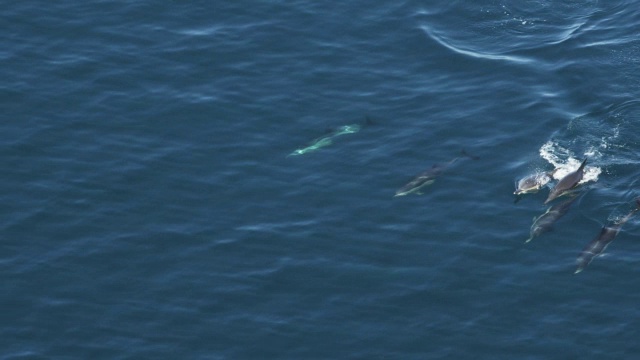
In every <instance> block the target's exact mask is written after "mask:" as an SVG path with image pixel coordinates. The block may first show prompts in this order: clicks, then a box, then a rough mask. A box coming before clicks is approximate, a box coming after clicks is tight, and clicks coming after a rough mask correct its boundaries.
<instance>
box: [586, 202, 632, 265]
mask: <svg viewBox="0 0 640 360" xmlns="http://www.w3.org/2000/svg"><path fill="white" fill-rule="evenodd" d="M638 210H640V198H638V199H636V208H635V209H633V210H631V212H629V213H628V214H627V215H626V216H625V217H623V218H622V219H620V220H619V221H616V222H614V223H613V224H610V225H607V226H604V227H602V229H601V230H600V233H599V234H598V236H596V237H595V238H594V239H593V240H591V241H590V242H589V243H588V244H587V246H585V248H584V249H583V250H582V252H581V253H580V255H579V256H578V259H577V260H576V262H577V264H578V267H577V268H576V271H575V272H574V274H577V273H579V272H581V271H582V270H584V269H585V268H586V267H587V265H589V263H591V261H592V260H593V259H594V258H595V257H596V256H598V255H600V254H602V252H603V251H604V250H605V249H606V248H607V246H608V245H609V244H611V242H612V241H613V239H615V238H616V236H617V235H618V233H619V232H620V229H622V225H624V224H625V223H626V222H627V221H629V219H631V217H632V216H633V215H634V214H635V213H636V212H638Z"/></svg>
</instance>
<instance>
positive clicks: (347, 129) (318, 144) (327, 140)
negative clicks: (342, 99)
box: [289, 124, 361, 156]
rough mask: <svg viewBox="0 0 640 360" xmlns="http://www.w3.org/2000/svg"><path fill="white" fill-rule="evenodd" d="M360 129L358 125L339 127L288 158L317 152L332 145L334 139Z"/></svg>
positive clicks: (295, 151)
mask: <svg viewBox="0 0 640 360" xmlns="http://www.w3.org/2000/svg"><path fill="white" fill-rule="evenodd" d="M360 128H361V126H360V125H358V124H351V125H345V126H340V127H339V128H337V129H335V130H333V131H331V132H329V133H328V134H327V135H324V136H322V137H319V138H317V139H315V140H313V141H312V142H311V143H310V144H309V145H308V146H307V147H304V148H301V149H297V150H294V151H293V152H292V153H291V154H289V156H294V155H303V154H306V153H308V152H310V151H314V150H318V149H320V148H323V147H325V146H328V145H331V144H332V143H333V140H332V139H333V138H334V137H336V136H340V135H345V134H353V133H357V132H358V131H360Z"/></svg>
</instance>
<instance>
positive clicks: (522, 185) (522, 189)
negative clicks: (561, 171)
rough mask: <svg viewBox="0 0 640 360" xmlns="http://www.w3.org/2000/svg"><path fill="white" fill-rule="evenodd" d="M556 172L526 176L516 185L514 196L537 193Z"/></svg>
mask: <svg viewBox="0 0 640 360" xmlns="http://www.w3.org/2000/svg"><path fill="white" fill-rule="evenodd" d="M555 172H556V170H553V171H548V172H538V173H535V174H531V175H529V176H526V177H524V178H522V179H520V180H518V182H517V183H516V191H514V192H513V194H514V195H522V194H529V193H535V192H538V190H540V189H541V188H542V187H543V186H545V185H547V184H548V183H549V181H551V179H552V177H553V174H554V173H555Z"/></svg>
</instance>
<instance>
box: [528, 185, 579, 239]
mask: <svg viewBox="0 0 640 360" xmlns="http://www.w3.org/2000/svg"><path fill="white" fill-rule="evenodd" d="M577 198H578V196H577V194H576V195H573V197H572V198H571V199H569V200H567V201H564V202H561V203H559V204H555V205H553V206H551V207H550V208H549V209H547V211H546V212H545V213H544V214H542V215H540V216H538V217H537V218H533V224H532V225H531V231H530V233H529V238H528V239H527V240H526V241H525V242H529V241H531V240H533V238H535V237H538V236H540V235H542V234H544V233H546V232H548V231H550V230H551V229H552V227H553V224H555V223H556V222H557V221H558V220H560V218H561V217H563V216H564V215H565V214H566V213H567V212H568V211H569V208H570V207H571V204H573V202H574V201H576V199H577Z"/></svg>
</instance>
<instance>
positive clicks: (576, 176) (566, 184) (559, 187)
mask: <svg viewBox="0 0 640 360" xmlns="http://www.w3.org/2000/svg"><path fill="white" fill-rule="evenodd" d="M585 165H587V158H585V159H584V161H583V162H582V164H581V165H580V167H579V168H578V170H576V171H574V172H571V173H568V174H567V175H565V177H563V178H562V179H560V181H558V183H557V184H556V186H555V187H554V188H553V189H551V192H550V193H549V197H548V198H547V200H546V201H545V202H544V203H545V204H548V203H549V202H550V201H551V200H553V199H555V198H557V197H559V196H562V195H564V194H566V193H567V192H569V191H570V190H571V189H573V188H575V187H576V186H577V185H578V183H579V182H580V181H581V180H582V177H583V176H584V167H585Z"/></svg>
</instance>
